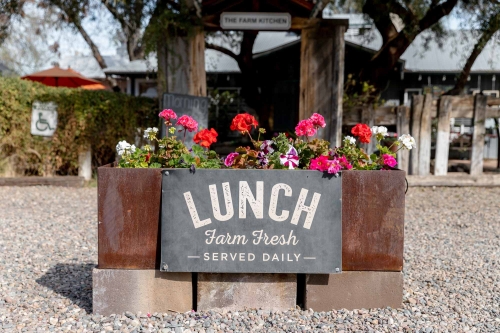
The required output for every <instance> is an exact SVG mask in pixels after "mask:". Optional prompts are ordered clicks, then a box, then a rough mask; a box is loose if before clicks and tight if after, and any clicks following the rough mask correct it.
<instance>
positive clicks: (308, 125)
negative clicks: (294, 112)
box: [295, 119, 316, 136]
mask: <svg viewBox="0 0 500 333" xmlns="http://www.w3.org/2000/svg"><path fill="white" fill-rule="evenodd" d="M295 134H297V135H298V136H302V135H304V136H313V135H314V134H316V128H315V127H314V125H313V122H312V121H311V120H309V119H306V120H301V121H300V122H299V123H298V124H297V126H296V127H295Z"/></svg>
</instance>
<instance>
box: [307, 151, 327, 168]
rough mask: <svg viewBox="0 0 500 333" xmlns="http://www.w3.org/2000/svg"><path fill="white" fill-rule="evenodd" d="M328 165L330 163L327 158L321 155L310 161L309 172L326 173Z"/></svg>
mask: <svg viewBox="0 0 500 333" xmlns="http://www.w3.org/2000/svg"><path fill="white" fill-rule="evenodd" d="M329 165H330V161H329V160H328V156H324V155H321V156H320V157H316V158H313V159H311V163H310V164H309V170H318V171H327V170H328V167H329Z"/></svg>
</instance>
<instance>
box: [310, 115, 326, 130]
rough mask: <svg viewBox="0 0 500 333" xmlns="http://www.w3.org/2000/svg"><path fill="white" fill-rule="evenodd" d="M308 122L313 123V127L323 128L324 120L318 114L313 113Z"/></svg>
mask: <svg viewBox="0 0 500 333" xmlns="http://www.w3.org/2000/svg"><path fill="white" fill-rule="evenodd" d="M309 120H310V121H311V122H312V123H313V125H314V126H315V127H325V126H326V122H325V118H323V116H322V115H320V114H319V113H313V115H312V116H311V117H310V118H309Z"/></svg>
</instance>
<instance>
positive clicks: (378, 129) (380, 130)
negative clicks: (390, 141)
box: [371, 126, 388, 137]
mask: <svg viewBox="0 0 500 333" xmlns="http://www.w3.org/2000/svg"><path fill="white" fill-rule="evenodd" d="M371 130H372V134H373V135H380V136H382V137H384V136H387V134H388V133H387V127H385V126H373V127H372V128H371Z"/></svg>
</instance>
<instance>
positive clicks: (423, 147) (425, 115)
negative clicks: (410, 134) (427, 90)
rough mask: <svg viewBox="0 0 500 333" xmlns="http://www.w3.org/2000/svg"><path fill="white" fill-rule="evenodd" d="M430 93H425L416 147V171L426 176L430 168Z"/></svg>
mask: <svg viewBox="0 0 500 333" xmlns="http://www.w3.org/2000/svg"><path fill="white" fill-rule="evenodd" d="M431 112H432V94H426V95H425V100H424V106H423V108H422V116H421V121H420V135H419V136H420V145H419V147H418V154H419V156H418V173H417V174H419V175H421V176H427V175H428V174H429V173H430V168H431V133H432V116H431Z"/></svg>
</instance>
